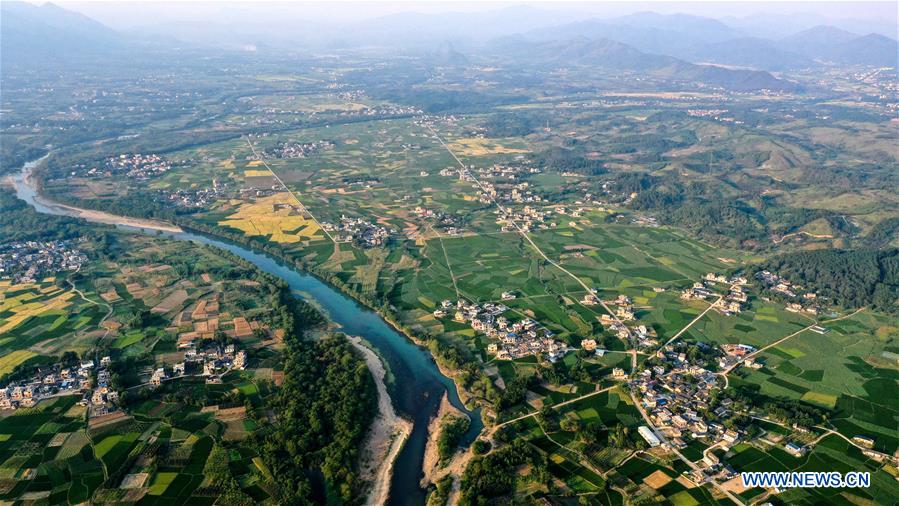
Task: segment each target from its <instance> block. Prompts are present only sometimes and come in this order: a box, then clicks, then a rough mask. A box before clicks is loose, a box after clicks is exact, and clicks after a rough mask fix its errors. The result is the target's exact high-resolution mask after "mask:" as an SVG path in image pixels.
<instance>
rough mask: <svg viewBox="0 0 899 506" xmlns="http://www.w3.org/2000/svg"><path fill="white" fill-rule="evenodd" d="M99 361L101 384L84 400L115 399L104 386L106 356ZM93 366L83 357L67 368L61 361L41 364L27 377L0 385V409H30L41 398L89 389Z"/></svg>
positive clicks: (101, 402) (106, 385) (104, 401)
mask: <svg viewBox="0 0 899 506" xmlns="http://www.w3.org/2000/svg"><path fill="white" fill-rule="evenodd" d="M101 364H103V365H102V366H101V367H102V369H101V372H103V373H104V374H103V376H102V378H100V375H99V374H98V382H99V381H100V380H101V379H102V383H103V386H102V387H101V386H99V384H98V387H97V389H95V390H94V392H93V395H90V396H89V397H88V396H86V397H85V399H86V400H85V402H87V400H88V399H90V400H91V401H93V399H96V402H97V403H98V404H106V403H107V402H108V403H114V402H116V401H117V400H118V394H117V393H116V392H114V391H110V390H109V386H108V381H109V374H108V372H106V367H107V366H108V365H109V357H103V359H102V360H101ZM93 369H94V362H93V361H92V360H85V361H83V362H81V363H80V364H77V365H75V366H71V367H69V366H64V365H63V364H54V365H51V366H47V367H41V368H40V369H38V370H37V371H36V372H35V374H34V375H32V376H31V377H30V378H28V379H24V380H17V381H12V382H10V383H8V384H6V385H3V386H2V387H0V409H6V410H11V409H17V408H30V407H32V406H34V405H35V404H37V403H38V401H40V400H41V399H46V398H50V397H56V396H59V395H74V394H78V393H85V392H90V390H91V386H92V385H93ZM98 392H99V395H98Z"/></svg>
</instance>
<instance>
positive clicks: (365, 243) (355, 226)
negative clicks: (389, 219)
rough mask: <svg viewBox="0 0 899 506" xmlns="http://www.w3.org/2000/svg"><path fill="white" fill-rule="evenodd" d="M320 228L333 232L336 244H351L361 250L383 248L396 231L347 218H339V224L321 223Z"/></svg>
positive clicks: (357, 219)
mask: <svg viewBox="0 0 899 506" xmlns="http://www.w3.org/2000/svg"><path fill="white" fill-rule="evenodd" d="M322 228H324V229H325V230H327V231H329V232H335V238H334V240H335V241H337V242H352V243H353V244H356V245H357V246H360V247H362V248H375V247H378V246H383V245H384V244H386V243H387V240H388V239H390V236H391V235H392V234H396V233H397V232H396V230H390V229H388V228H387V227H382V226H381V225H375V224H374V223H372V222H370V221H366V220H363V219H362V218H347V217H346V216H343V215H341V216H340V224H339V225H334V224H332V223H328V222H325V223H322Z"/></svg>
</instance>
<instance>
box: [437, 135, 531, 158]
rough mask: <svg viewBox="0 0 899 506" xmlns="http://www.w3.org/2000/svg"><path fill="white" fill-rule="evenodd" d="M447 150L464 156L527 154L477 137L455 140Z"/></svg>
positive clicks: (522, 150)
mask: <svg viewBox="0 0 899 506" xmlns="http://www.w3.org/2000/svg"><path fill="white" fill-rule="evenodd" d="M449 148H450V149H451V150H453V151H454V152H457V153H460V154H463V155H466V156H484V155H512V154H519V153H527V152H528V150H526V149H518V148H511V147H507V146H503V145H502V144H499V143H497V142H496V141H494V140H491V139H481V138H479V137H471V138H467V139H457V140H455V141H453V142H452V143H451V144H449Z"/></svg>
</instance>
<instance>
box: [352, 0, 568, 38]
mask: <svg viewBox="0 0 899 506" xmlns="http://www.w3.org/2000/svg"><path fill="white" fill-rule="evenodd" d="M572 19H576V17H575V15H573V14H570V13H565V12H556V11H549V10H542V9H537V8H534V7H532V6H528V5H521V6H514V7H506V8H503V9H498V10H491V11H485V12H444V13H439V14H436V13H421V12H401V13H397V14H389V15H385V16H381V17H378V18H374V19H369V20H366V21H364V22H358V23H354V24H351V25H349V26H346V27H343V28H341V30H342V32H343V33H341V35H340V37H341V39H342V40H343V41H345V42H346V43H348V44H350V45H353V46H393V47H406V48H420V47H421V45H438V44H443V43H445V42H446V41H450V42H452V43H453V44H454V45H455V46H456V47H463V46H465V45H467V44H471V43H480V42H484V41H487V40H489V39H492V38H495V37H501V36H504V35H512V34H515V33H519V32H524V31H529V30H533V29H537V28H539V27H544V26H551V25H558V24H560V23H565V22H568V21H571V20H572Z"/></svg>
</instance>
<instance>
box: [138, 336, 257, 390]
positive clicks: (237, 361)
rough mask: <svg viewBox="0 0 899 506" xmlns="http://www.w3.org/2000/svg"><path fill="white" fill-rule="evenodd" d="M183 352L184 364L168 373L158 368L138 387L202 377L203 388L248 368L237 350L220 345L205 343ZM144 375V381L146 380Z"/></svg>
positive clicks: (227, 345) (243, 355) (243, 356)
mask: <svg viewBox="0 0 899 506" xmlns="http://www.w3.org/2000/svg"><path fill="white" fill-rule="evenodd" d="M185 348H187V349H186V351H185V352H184V360H182V361H180V362H176V363H175V364H173V365H172V367H171V370H170V371H167V370H166V368H165V367H157V368H156V369H153V370H152V372H151V373H150V374H149V379H148V380H147V381H146V382H144V383H142V384H141V385H139V386H144V385H147V384H149V385H151V386H153V387H159V386H161V385H162V383H163V382H165V381H170V380H173V379H178V378H182V377H184V376H203V377H205V378H206V384H210V385H213V384H220V383H221V382H222V376H223V375H224V374H226V373H228V372H229V371H232V370H243V369H245V368H246V366H247V352H246V351H244V350H239V351H238V350H237V348H236V346H235V345H234V344H226V345H223V344H221V343H219V342H216V341H213V340H207V341H204V342H203V343H201V345H200V346H195V345H193V343H191V345H190V346H187V347H185ZM146 376H147V375H146V373H145V374H144V377H146Z"/></svg>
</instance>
